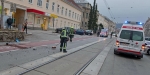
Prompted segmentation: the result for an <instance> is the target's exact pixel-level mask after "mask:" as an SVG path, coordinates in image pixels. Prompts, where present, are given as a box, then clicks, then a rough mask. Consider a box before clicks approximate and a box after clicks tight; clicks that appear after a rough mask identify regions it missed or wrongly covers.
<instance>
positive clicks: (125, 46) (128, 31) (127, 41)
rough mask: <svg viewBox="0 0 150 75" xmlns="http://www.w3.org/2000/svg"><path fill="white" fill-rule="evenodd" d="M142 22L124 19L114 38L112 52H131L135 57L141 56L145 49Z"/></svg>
mask: <svg viewBox="0 0 150 75" xmlns="http://www.w3.org/2000/svg"><path fill="white" fill-rule="evenodd" d="M142 25H143V23H141V22H132V21H125V23H124V24H123V25H122V27H121V30H120V32H119V34H118V36H117V38H116V43H115V47H114V54H120V53H125V54H131V55H134V56H136V57H137V58H139V59H141V58H143V53H144V50H145V48H146V47H145V36H144V29H143V26H142Z"/></svg>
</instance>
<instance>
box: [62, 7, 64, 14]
mask: <svg viewBox="0 0 150 75" xmlns="http://www.w3.org/2000/svg"><path fill="white" fill-rule="evenodd" d="M63 12H64V7H62V9H61V14H62V15H63Z"/></svg>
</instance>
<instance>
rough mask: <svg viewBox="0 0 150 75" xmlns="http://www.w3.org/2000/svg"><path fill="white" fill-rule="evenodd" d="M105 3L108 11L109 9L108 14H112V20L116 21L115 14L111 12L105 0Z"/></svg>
mask: <svg viewBox="0 0 150 75" xmlns="http://www.w3.org/2000/svg"><path fill="white" fill-rule="evenodd" d="M103 1H104V3H105V5H106V7H107V9H108V12H109V14H110V17H111V18H112V20H114V19H115V17H114V15H113V13H112V11H111V9H110V7H109V5H108V3H107V1H106V0H103Z"/></svg>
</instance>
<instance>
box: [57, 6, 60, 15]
mask: <svg viewBox="0 0 150 75" xmlns="http://www.w3.org/2000/svg"><path fill="white" fill-rule="evenodd" d="M59 6H60V5H58V6H57V13H59Z"/></svg>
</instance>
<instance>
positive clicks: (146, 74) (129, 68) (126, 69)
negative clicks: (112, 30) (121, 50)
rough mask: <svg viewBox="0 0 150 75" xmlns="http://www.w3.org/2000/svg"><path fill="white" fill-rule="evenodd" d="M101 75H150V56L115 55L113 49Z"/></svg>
mask: <svg viewBox="0 0 150 75" xmlns="http://www.w3.org/2000/svg"><path fill="white" fill-rule="evenodd" d="M99 75H150V56H148V55H144V57H143V58H142V59H137V58H135V57H134V56H129V55H114V53H113V47H112V49H111V50H110V52H109V54H108V56H107V58H106V60H105V62H104V64H103V66H102V68H101V70H100V72H99Z"/></svg>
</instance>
